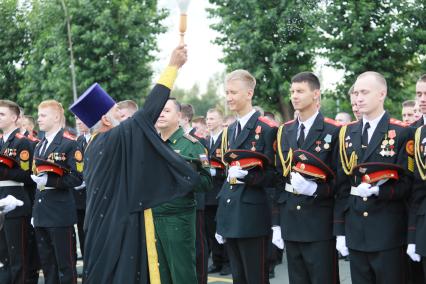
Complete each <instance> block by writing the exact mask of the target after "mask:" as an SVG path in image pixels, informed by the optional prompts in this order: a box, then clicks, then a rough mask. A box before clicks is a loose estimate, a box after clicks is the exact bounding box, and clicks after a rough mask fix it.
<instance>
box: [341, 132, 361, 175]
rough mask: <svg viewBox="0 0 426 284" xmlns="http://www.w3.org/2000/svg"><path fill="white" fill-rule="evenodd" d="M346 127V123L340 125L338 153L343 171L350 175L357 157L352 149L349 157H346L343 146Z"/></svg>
mask: <svg viewBox="0 0 426 284" xmlns="http://www.w3.org/2000/svg"><path fill="white" fill-rule="evenodd" d="M346 128H347V126H346V125H344V126H342V128H341V129H340V132H339V153H340V160H341V162H342V168H343V171H344V172H345V174H346V175H351V174H352V169H353V168H354V167H355V166H356V164H357V160H358V157H357V155H356V153H355V151H353V152H352V154H351V157H350V158H349V159H348V156H347V154H346V147H345V135H346Z"/></svg>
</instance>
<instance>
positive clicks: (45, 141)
mask: <svg viewBox="0 0 426 284" xmlns="http://www.w3.org/2000/svg"><path fill="white" fill-rule="evenodd" d="M46 147H47V139H46V137H44V138H43V140H42V141H41V147H40V152H39V155H40V157H43V156H44V154H45V152H46Z"/></svg>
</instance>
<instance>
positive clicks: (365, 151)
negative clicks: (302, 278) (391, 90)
mask: <svg viewBox="0 0 426 284" xmlns="http://www.w3.org/2000/svg"><path fill="white" fill-rule="evenodd" d="M354 94H355V95H356V101H357V106H358V108H359V111H360V112H361V113H362V115H363V118H362V120H360V121H357V122H355V123H352V124H349V125H347V126H344V127H342V129H341V132H340V134H339V162H340V163H339V165H340V166H339V168H338V174H337V185H336V188H337V190H338V192H337V199H336V205H335V217H334V219H335V220H334V232H335V234H336V236H337V244H336V248H337V249H338V250H339V251H340V252H341V253H342V254H347V252H348V249H347V247H348V248H349V253H350V256H349V259H350V267H351V278H352V283H354V284H357V283H363V284H366V283H405V281H406V279H405V277H406V274H405V269H404V266H405V259H404V253H403V252H404V251H405V248H404V246H405V244H406V235H407V234H406V226H407V212H406V201H407V198H408V197H409V194H410V188H411V185H410V180H411V178H410V176H411V174H410V173H411V172H412V171H413V168H414V161H413V157H412V156H409V154H410V155H412V154H413V141H412V140H409V139H410V137H411V131H410V129H409V128H408V127H406V126H405V124H404V123H402V122H401V121H398V120H395V119H392V118H390V116H389V114H388V113H387V112H385V110H384V100H385V98H386V95H387V86H386V80H385V79H384V77H383V76H382V75H381V74H379V73H376V72H365V73H363V74H361V75H360V76H358V78H357V80H356V82H355V85H354ZM371 163H375V164H376V165H377V164H379V165H380V166H379V167H378V169H374V167H372V165H371ZM386 164H388V165H389V164H391V166H387V165H386ZM356 165H358V167H355V166H356ZM394 165H399V166H400V167H402V169H403V170H402V171H401V172H400V171H395V169H393V168H395V166H394ZM346 246H347V247H346Z"/></svg>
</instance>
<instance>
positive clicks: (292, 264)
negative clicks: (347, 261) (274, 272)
mask: <svg viewBox="0 0 426 284" xmlns="http://www.w3.org/2000/svg"><path fill="white" fill-rule="evenodd" d="M285 247H286V252H287V265H288V277H289V281H290V284H307V283H309V284H322V283H330V284H334V283H340V278H339V265H338V261H337V251H336V241H335V240H327V241H319V242H309V243H306V242H292V241H285Z"/></svg>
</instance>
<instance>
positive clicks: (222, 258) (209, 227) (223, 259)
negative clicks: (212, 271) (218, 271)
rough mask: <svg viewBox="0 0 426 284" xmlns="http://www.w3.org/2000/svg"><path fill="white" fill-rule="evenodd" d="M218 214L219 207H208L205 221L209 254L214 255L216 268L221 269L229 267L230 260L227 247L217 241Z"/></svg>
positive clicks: (205, 210)
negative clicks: (225, 266)
mask: <svg viewBox="0 0 426 284" xmlns="http://www.w3.org/2000/svg"><path fill="white" fill-rule="evenodd" d="M216 212H217V205H207V206H206V208H205V209H204V217H205V218H204V219H205V222H206V235H207V242H208V246H209V247H208V248H209V254H210V252H211V254H212V261H213V264H214V266H217V267H219V268H221V267H222V266H224V265H229V258H228V255H227V253H226V250H225V246H224V245H221V244H219V243H218V242H217V241H216V238H215V233H216Z"/></svg>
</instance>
